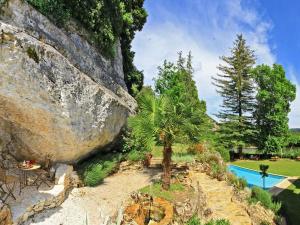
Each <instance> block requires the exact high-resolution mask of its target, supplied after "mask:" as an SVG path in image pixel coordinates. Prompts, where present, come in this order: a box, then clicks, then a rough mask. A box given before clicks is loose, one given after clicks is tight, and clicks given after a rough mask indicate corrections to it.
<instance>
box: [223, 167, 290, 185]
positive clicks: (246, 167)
mask: <svg viewBox="0 0 300 225" xmlns="http://www.w3.org/2000/svg"><path fill="white" fill-rule="evenodd" d="M230 165H232V166H236V167H240V168H243V169H247V170H252V171H255V172H258V173H260V171H259V170H254V169H249V168H247V167H243V166H237V165H234V164H230V163H227V166H230ZM268 174H270V175H274V176H279V177H284V178H285V179H287V178H289V176H284V175H280V174H276V173H268ZM285 179H284V180H285ZM280 183H281V182H280Z"/></svg>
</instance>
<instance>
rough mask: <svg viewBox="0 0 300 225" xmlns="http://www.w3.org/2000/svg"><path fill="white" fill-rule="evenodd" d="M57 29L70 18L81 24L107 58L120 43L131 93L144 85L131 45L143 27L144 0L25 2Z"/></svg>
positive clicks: (45, 0) (145, 14) (110, 56)
mask: <svg viewBox="0 0 300 225" xmlns="http://www.w3.org/2000/svg"><path fill="white" fill-rule="evenodd" d="M27 1H28V2H29V3H30V4H32V5H33V6H34V7H36V8H37V9H38V10H39V11H40V12H41V13H43V14H44V15H46V16H48V17H49V18H50V19H51V20H52V21H54V22H55V23H56V24H57V25H58V26H64V25H65V24H66V22H67V21H68V20H69V19H70V18H74V19H75V20H77V21H78V22H79V23H80V24H82V25H83V26H84V27H85V28H86V29H87V30H88V31H89V32H90V34H91V40H90V41H91V42H94V43H96V44H97V46H98V47H99V49H100V50H101V52H102V54H103V55H104V56H106V57H108V58H112V57H114V55H115V49H116V43H117V41H118V40H120V42H121V49H122V55H123V70H124V74H125V82H126V85H127V88H128V90H129V92H130V93H131V94H134V93H135V92H134V90H140V89H141V88H142V86H143V73H142V71H139V70H137V69H136V67H135V66H134V65H133V58H134V52H133V51H131V42H132V40H133V38H134V35H135V32H136V31H139V30H141V29H142V28H143V25H144V24H145V22H146V18H147V13H146V11H145V9H144V8H143V4H144V0H27Z"/></svg>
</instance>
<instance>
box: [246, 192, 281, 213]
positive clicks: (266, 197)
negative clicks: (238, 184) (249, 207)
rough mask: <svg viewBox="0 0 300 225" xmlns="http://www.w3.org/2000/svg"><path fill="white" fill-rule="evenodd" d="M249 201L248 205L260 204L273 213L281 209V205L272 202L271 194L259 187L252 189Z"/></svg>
mask: <svg viewBox="0 0 300 225" xmlns="http://www.w3.org/2000/svg"><path fill="white" fill-rule="evenodd" d="M249 201H250V203H257V202H260V203H261V204H262V205H263V206H264V207H265V208H267V209H271V210H272V211H273V212H274V213H277V212H279V210H280V209H281V203H280V202H275V201H273V199H272V196H271V194H270V193H269V192H268V191H265V190H263V189H261V188H259V187H253V188H252V191H251V197H250V199H249Z"/></svg>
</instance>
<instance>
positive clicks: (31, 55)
mask: <svg viewBox="0 0 300 225" xmlns="http://www.w3.org/2000/svg"><path fill="white" fill-rule="evenodd" d="M26 52H27V55H28V56H29V58H31V59H33V60H34V61H35V62H36V63H39V61H40V58H39V56H38V54H37V52H36V50H35V49H34V48H32V47H29V48H27V51H26Z"/></svg>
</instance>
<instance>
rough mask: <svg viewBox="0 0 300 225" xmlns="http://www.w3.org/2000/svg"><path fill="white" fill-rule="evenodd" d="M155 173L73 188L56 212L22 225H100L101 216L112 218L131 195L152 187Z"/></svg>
mask: <svg viewBox="0 0 300 225" xmlns="http://www.w3.org/2000/svg"><path fill="white" fill-rule="evenodd" d="M158 173H159V172H158V171H155V170H154V171H153V170H152V172H150V171H147V170H145V171H136V172H130V173H120V174H116V175H113V176H110V177H108V178H106V179H105V180H104V183H103V184H101V185H99V186H97V187H84V188H75V189H73V190H72V191H71V193H70V194H69V196H68V198H67V199H66V201H65V202H64V203H63V204H62V205H61V206H60V207H58V208H55V209H50V210H47V211H44V212H42V213H40V214H37V215H35V216H34V217H33V218H31V219H29V221H27V222H26V223H25V225H86V218H88V225H100V224H101V220H103V216H102V217H101V215H100V214H101V213H100V211H101V212H102V215H110V216H112V215H114V214H115V213H117V212H118V210H119V208H120V206H121V205H122V202H123V201H124V200H126V199H127V198H128V196H129V195H130V193H131V192H133V191H136V190H138V189H140V188H142V187H144V186H146V185H149V184H150V183H151V180H152V178H153V176H154V175H155V174H158Z"/></svg>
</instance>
